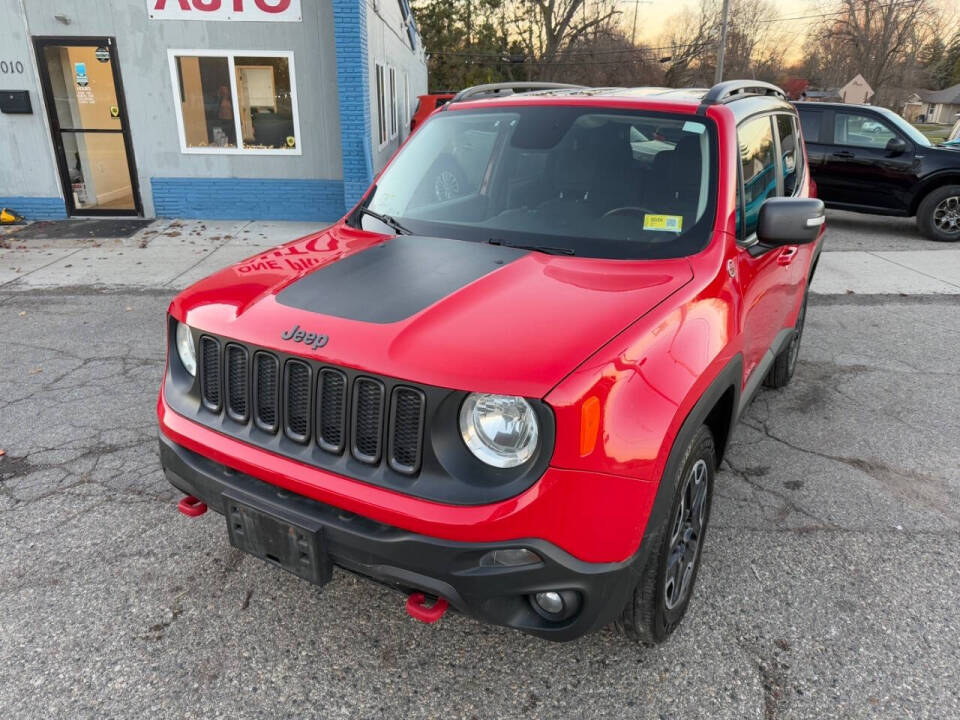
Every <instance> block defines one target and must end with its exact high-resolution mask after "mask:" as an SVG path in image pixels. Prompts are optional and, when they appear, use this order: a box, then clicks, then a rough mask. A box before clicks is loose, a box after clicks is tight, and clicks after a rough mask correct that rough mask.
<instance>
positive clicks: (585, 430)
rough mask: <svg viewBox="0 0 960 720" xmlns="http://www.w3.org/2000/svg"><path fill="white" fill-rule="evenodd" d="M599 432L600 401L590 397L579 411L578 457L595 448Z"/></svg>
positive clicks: (594, 396) (592, 396)
mask: <svg viewBox="0 0 960 720" xmlns="http://www.w3.org/2000/svg"><path fill="white" fill-rule="evenodd" d="M599 432H600V399H599V398H598V397H597V396H596V395H591V396H590V397H588V398H587V399H586V400H584V401H583V405H582V406H581V409H580V455H581V456H586V455H589V454H590V453H592V452H593V450H594V448H596V447H597V435H598V434H599Z"/></svg>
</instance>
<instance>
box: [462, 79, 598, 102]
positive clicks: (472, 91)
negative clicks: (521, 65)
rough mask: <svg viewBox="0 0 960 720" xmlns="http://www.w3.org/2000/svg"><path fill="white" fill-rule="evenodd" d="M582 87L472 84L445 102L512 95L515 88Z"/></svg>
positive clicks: (575, 86)
mask: <svg viewBox="0 0 960 720" xmlns="http://www.w3.org/2000/svg"><path fill="white" fill-rule="evenodd" d="M583 88H584V86H583V85H569V84H567V83H553V82H527V81H521V82H502V83H489V84H487V85H474V86H473V87H468V88H466V89H464V90H461V91H460V92H458V93H457V94H456V95H454V96H453V98H452V99H451V100H450V102H449V103H447V104H448V105H449V104H452V103H455V102H462V101H464V100H469V99H470V98H475V97H477V96H480V95H493V96H497V97H501V96H504V95H513V93H514V91H516V90H582V89H583Z"/></svg>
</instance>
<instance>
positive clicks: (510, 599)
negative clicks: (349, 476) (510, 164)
mask: <svg viewBox="0 0 960 720" xmlns="http://www.w3.org/2000/svg"><path fill="white" fill-rule="evenodd" d="M160 459H161V462H162V464H163V468H164V471H165V473H166V476H167V479H168V480H169V481H170V483H172V484H173V485H174V486H175V487H176V488H178V489H179V490H181V491H182V492H184V493H187V494H188V495H193V496H195V497H197V498H200V499H201V500H203V502H205V503H206V504H207V506H208V507H210V508H211V509H213V510H216V511H217V512H219V513H221V514H222V513H223V512H224V509H225V501H224V493H228V494H229V495H230V496H232V497H234V498H237V499H240V500H242V501H243V502H244V503H245V504H247V505H249V506H251V507H254V508H256V509H259V510H261V511H263V512H267V513H271V514H274V515H281V516H282V515H289V514H291V513H293V514H295V515H298V516H300V517H307V518H310V520H311V521H312V523H315V524H318V525H319V526H321V527H322V529H323V537H324V543H325V549H326V551H327V552H328V554H329V557H330V560H331V562H332V563H333V564H334V565H337V566H339V567H341V568H343V569H345V570H349V571H351V572H355V573H359V574H361V575H365V576H367V577H370V578H372V579H374V580H376V581H379V582H381V583H383V584H385V585H388V586H390V587H393V588H395V589H397V590H400V591H402V592H406V593H409V592H413V591H422V592H426V593H428V594H430V595H435V596H438V597H444V598H446V599H447V600H448V601H449V602H450V604H451V605H452V606H453V607H454V608H456V609H457V610H459V611H461V612H463V613H466V614H469V615H472V616H474V617H477V618H479V619H481V620H484V621H486V622H489V623H493V624H496V625H504V626H507V627H512V628H516V629H518V630H522V631H524V632H527V633H530V634H533V635H537V636H540V637H543V638H546V639H549V640H572V639H574V638H576V637H579V636H581V635H584V634H586V633H588V632H591V631H593V630H597V629H599V628H601V627H603V626H605V625H607V624H608V623H610V622H611V621H612V620H613V619H614V618H616V617H617V615H618V614H619V613H620V611H621V609H622V608H623V606H624V604H625V603H626V601H627V599H628V597H629V596H630V593H631V592H632V590H633V587H634V586H635V584H636V581H637V577H638V572H639V569H640V568H641V567H642V563H643V560H644V558H643V555H644V553H643V549H644V548H643V547H641V551H640V552H638V553H637V554H635V555H634V556H632V557H631V558H629V559H627V560H625V561H623V562H618V563H591V562H584V561H582V560H578V559H577V558H575V557H573V556H572V555H570V554H569V553H567V552H565V551H563V550H562V549H560V548H558V547H557V546H555V545H553V544H552V543H549V542H546V541H544V540H541V539H535V538H534V539H523V540H515V541H514V540H511V541H501V542H458V541H453V540H444V539H440V538H435V537H430V536H427V535H422V534H418V533H414V532H410V531H407V530H403V529H400V528H397V527H393V526H390V525H386V524H383V523H380V522H376V521H374V520H371V519H369V518H366V517H363V516H360V515H357V514H354V513H351V512H348V511H345V510H341V509H339V508H335V507H333V506H330V505H326V504H323V503H321V502H318V501H316V500H313V499H311V498H308V497H305V496H303V495H298V494H295V493H292V492H289V491H287V490H284V489H283V488H280V487H276V486H274V485H271V484H269V483H266V482H263V481H261V480H258V479H256V478H254V477H252V476H250V475H245V474H242V473H240V472H237V471H236V470H233V469H232V468H229V467H227V466H225V465H222V464H220V463H217V462H215V461H213V460H211V459H209V458H207V457H204V456H203V455H200V454H198V453H196V452H193V451H192V450H189V449H187V448H185V447H183V446H181V445H178V444H176V443H174V442H173V441H172V440H170V439H169V438H167V437H165V436H164V435H161V436H160ZM517 547H524V548H528V549H530V550H533V551H535V552H536V553H537V554H538V555H539V556H540V557H541V558H542V562H541V563H538V564H535V565H524V566H520V567H502V566H494V567H490V566H481V564H480V559H481V558H482V557H483V556H484V555H486V554H487V553H489V552H490V551H491V550H497V549H507V548H517ZM547 590H575V591H577V592H579V593H580V596H581V599H582V604H581V606H580V609H579V612H578V613H577V614H575V615H574V616H573V617H571V618H569V619H567V620H564V621H561V622H552V621H548V620H546V619H544V618H543V617H541V616H540V615H538V614H537V613H536V612H535V611H534V610H533V608H532V607H531V605H530V603H529V600H528V595H530V594H531V593H536V592H540V591H547Z"/></svg>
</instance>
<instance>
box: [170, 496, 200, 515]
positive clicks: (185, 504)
mask: <svg viewBox="0 0 960 720" xmlns="http://www.w3.org/2000/svg"><path fill="white" fill-rule="evenodd" d="M177 510H179V511H180V512H181V513H183V514H184V515H186V516H187V517H200V516H201V515H203V514H204V513H205V512H206V511H207V504H206V503H205V502H203V501H202V500H199V499H198V498H195V497H194V496H193V495H187V496H186V497H185V498H183V499H182V500H181V501H180V502H178V503H177Z"/></svg>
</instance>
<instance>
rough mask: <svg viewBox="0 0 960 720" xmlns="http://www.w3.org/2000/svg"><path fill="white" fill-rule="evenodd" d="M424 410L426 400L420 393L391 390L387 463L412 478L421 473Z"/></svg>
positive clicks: (402, 388) (409, 390) (401, 388)
mask: <svg viewBox="0 0 960 720" xmlns="http://www.w3.org/2000/svg"><path fill="white" fill-rule="evenodd" d="M426 406H427V403H426V398H425V397H424V395H423V393H422V392H420V391H419V390H416V389H414V388H411V387H403V386H397V387H395V388H394V389H393V397H392V398H391V400H390V431H389V433H390V434H389V449H388V451H387V462H389V463H390V467H392V468H393V469H394V470H396V471H397V472H399V473H403V474H404V475H414V474H416V473H417V471H418V470H419V469H420V458H421V454H422V450H423V447H422V439H423V418H424V414H425V411H426Z"/></svg>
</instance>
